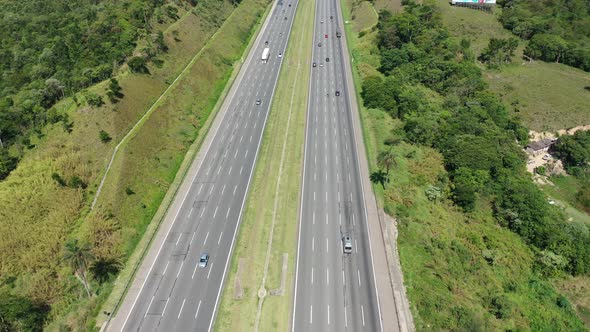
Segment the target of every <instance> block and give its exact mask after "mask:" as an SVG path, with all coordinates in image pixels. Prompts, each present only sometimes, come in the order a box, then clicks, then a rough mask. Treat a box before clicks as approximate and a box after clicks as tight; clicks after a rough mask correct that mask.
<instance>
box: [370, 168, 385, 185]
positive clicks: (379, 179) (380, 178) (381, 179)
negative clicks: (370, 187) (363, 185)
mask: <svg viewBox="0 0 590 332" xmlns="http://www.w3.org/2000/svg"><path fill="white" fill-rule="evenodd" d="M370 178H371V181H372V182H373V183H381V186H383V189H384V190H385V182H387V174H386V173H385V172H383V170H378V171H377V172H373V173H371V176H370Z"/></svg>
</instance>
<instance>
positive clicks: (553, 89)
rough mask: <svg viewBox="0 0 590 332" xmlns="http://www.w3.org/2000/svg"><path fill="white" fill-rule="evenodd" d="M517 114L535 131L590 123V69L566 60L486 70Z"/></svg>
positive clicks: (491, 83)
mask: <svg viewBox="0 0 590 332" xmlns="http://www.w3.org/2000/svg"><path fill="white" fill-rule="evenodd" d="M485 76H486V78H487V81H488V82H489V83H490V87H491V88H492V90H494V91H496V92H497V93H498V94H499V95H500V96H502V100H503V101H504V103H505V104H506V105H509V106H510V109H511V110H512V111H513V112H514V114H515V115H516V116H518V117H520V118H521V119H522V121H523V123H524V124H525V125H526V126H528V127H529V128H530V129H532V130H535V131H550V132H555V131H557V130H559V129H567V128H572V127H576V126H581V125H589V124H590V107H588V105H590V91H588V90H585V89H584V87H586V86H590V73H587V72H584V71H582V70H580V69H576V68H572V67H569V66H566V65H563V64H557V63H547V62H542V61H535V62H534V63H522V64H521V63H520V62H518V63H515V64H513V65H509V66H506V67H503V68H502V70H501V71H499V72H494V71H488V72H486V74H485Z"/></svg>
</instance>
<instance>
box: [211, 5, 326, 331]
mask: <svg viewBox="0 0 590 332" xmlns="http://www.w3.org/2000/svg"><path fill="white" fill-rule="evenodd" d="M314 13H315V10H314V2H313V1H311V0H300V1H299V5H298V8H297V14H296V16H295V21H294V24H293V28H292V29H293V30H292V32H291V37H290V41H289V46H288V49H287V51H286V53H285V57H284V62H283V67H282V68H281V73H280V77H279V83H278V86H277V91H276V92H275V95H274V99H273V104H272V108H271V113H270V114H269V117H268V122H267V125H266V128H265V133H264V138H263V141H262V145H261V147H260V151H259V155H258V161H257V164H256V170H255V173H254V177H253V179H252V184H251V186H250V192H249V194H248V195H249V196H248V201H247V205H246V209H245V213H244V216H243V219H242V221H241V225H240V231H239V235H238V239H237V243H236V247H235V250H234V253H233V256H232V263H231V268H230V274H229V277H228V279H227V281H226V285H225V286H224V292H223V297H222V300H221V305H220V308H219V313H218V316H217V322H216V325H215V326H216V330H218V331H251V330H255V328H256V327H258V330H259V331H286V330H288V329H289V318H290V316H291V309H292V307H291V306H292V301H293V300H292V290H293V276H294V273H295V272H294V271H295V260H296V255H297V251H296V244H297V225H298V215H299V191H300V180H301V169H302V168H301V166H302V158H303V144H304V134H305V115H306V111H307V95H308V83H309V68H310V66H311V50H310V49H309V47H308V45H311V41H312V31H313V19H314ZM273 225H274V227H273ZM271 229H272V231H273V232H272V241H270V232H271ZM269 245H270V248H269ZM285 253H286V254H288V268H287V271H286V280H285V287H284V289H283V290H284V293H283V295H271V294H270V292H271V291H272V290H276V289H279V287H280V284H281V275H282V264H283V254H285ZM267 254H270V256H268V258H269V263H268V271H267V275H266V281H265V283H264V288H265V290H266V296H265V297H263V298H262V299H261V298H260V297H259V296H258V294H259V292H258V291H259V289H260V288H261V285H262V282H263V277H264V273H265V261H266V259H267ZM240 261H241V262H242V263H241V264H242V270H241V271H240V274H239V282H240V284H241V287H242V289H243V296H242V298H239V299H236V297H235V295H236V287H235V285H236V278H237V277H238V275H237V270H238V264H239V262H240Z"/></svg>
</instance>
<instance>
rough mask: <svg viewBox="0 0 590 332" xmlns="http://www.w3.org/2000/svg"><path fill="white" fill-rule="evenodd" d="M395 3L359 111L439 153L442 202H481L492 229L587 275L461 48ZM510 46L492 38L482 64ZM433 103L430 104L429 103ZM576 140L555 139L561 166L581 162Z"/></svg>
mask: <svg viewBox="0 0 590 332" xmlns="http://www.w3.org/2000/svg"><path fill="white" fill-rule="evenodd" d="M405 3H406V4H407V6H406V7H405V10H404V12H403V13H401V14H398V15H392V14H391V13H389V12H387V11H384V12H382V13H381V14H380V16H379V24H378V28H379V32H378V46H379V50H380V54H381V60H382V61H381V67H380V71H381V72H382V74H383V76H382V77H381V76H372V77H368V78H367V79H365V80H364V82H363V86H362V97H363V99H364V103H365V106H367V107H372V108H380V109H383V110H385V111H386V112H388V113H389V114H390V115H391V116H392V117H395V118H399V119H401V120H402V121H403V131H404V132H403V134H404V136H405V140H406V141H408V142H410V143H414V144H421V145H427V146H429V147H433V148H435V149H437V150H438V151H440V153H442V155H443V156H444V162H445V166H446V168H447V171H448V172H449V175H450V178H451V181H452V183H451V191H450V198H451V199H453V200H454V202H455V203H456V204H457V205H459V206H461V207H462V208H463V209H464V210H466V211H471V210H473V209H474V208H475V206H476V202H477V201H478V199H479V198H480V197H485V198H486V201H487V202H491V203H492V205H493V209H494V213H495V215H496V218H497V220H498V222H499V223H500V224H501V225H503V226H505V227H507V228H509V229H510V230H512V231H514V232H515V233H517V234H519V235H520V236H521V237H522V238H523V239H524V240H525V241H526V242H527V243H528V244H530V245H531V246H532V247H533V248H535V249H536V250H537V249H538V250H541V251H544V254H543V255H544V256H543V257H545V258H547V257H549V258H555V259H554V260H552V261H559V262H565V264H563V269H564V270H566V271H567V272H569V273H572V274H587V273H590V245H589V243H590V238H589V236H588V232H587V231H586V232H578V231H573V230H572V229H571V227H570V225H569V224H567V222H566V220H565V217H564V215H563V214H562V212H561V211H559V209H557V208H555V207H554V206H551V205H549V204H548V202H547V199H546V197H545V195H544V194H543V193H542V192H541V191H540V190H539V189H538V188H537V187H536V186H535V185H534V183H533V182H532V181H531V180H530V177H529V175H528V174H527V173H526V171H525V167H524V157H523V152H522V146H523V145H524V144H526V142H527V139H528V138H527V130H526V129H525V128H524V127H523V126H521V125H520V124H519V122H518V121H517V120H515V119H513V118H511V117H510V115H509V113H508V111H507V109H506V107H505V106H504V105H503V104H502V102H501V101H500V100H499V98H498V97H497V96H496V95H494V94H493V93H491V92H489V91H488V90H487V89H486V83H485V81H484V80H483V78H482V74H481V70H480V69H479V68H478V67H477V65H476V64H475V61H474V59H473V55H472V53H471V52H470V51H469V43H468V42H467V41H464V40H457V39H456V38H452V37H451V36H450V34H449V32H448V31H447V30H446V29H445V28H444V27H443V24H442V20H441V18H440V15H439V14H438V13H437V10H436V7H435V6H434V5H431V4H428V3H426V4H424V5H416V4H415V3H413V2H412V1H405ZM516 45H517V43H516V42H515V41H514V40H511V39H508V40H496V41H494V42H493V43H491V44H490V45H489V46H488V49H487V50H486V51H485V52H484V54H485V56H484V57H485V59H484V60H485V61H489V62H497V63H501V62H503V61H506V58H507V57H509V56H511V54H512V52H513V51H514V48H515V47H516ZM433 95H436V96H437V97H436V99H433V98H431V97H429V96H433ZM435 100H438V101H437V102H435ZM580 135H585V134H578V136H580ZM584 137H585V136H584ZM586 141H587V139H581V138H580V139H577V141H576V143H573V142H571V140H569V139H565V140H563V139H562V143H559V144H557V145H556V148H557V149H560V148H561V147H562V146H565V145H567V146H568V147H570V148H569V149H568V151H569V152H567V154H568V157H567V158H569V160H571V162H572V164H575V165H578V166H579V165H580V164H584V163H587V161H588V158H587V156H586V154H585V153H582V152H580V151H581V150H583V148H582V147H581V146H582V145H584V144H586V143H587V142H586ZM517 142H520V145H519V144H517ZM584 142H586V143H584ZM584 146H585V145H584ZM588 146H590V144H588ZM564 153H565V152H564ZM566 164H567V163H566ZM372 179H373V177H372ZM373 180H374V181H377V180H378V179H377V178H375V179H373ZM582 199H584V198H583V197H582ZM539 262H545V263H547V259H545V260H543V259H540V260H539ZM540 264H541V263H540ZM552 266H562V265H560V264H557V265H555V264H554V265H552ZM552 273H553V272H552Z"/></svg>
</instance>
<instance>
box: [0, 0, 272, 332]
mask: <svg viewBox="0 0 590 332" xmlns="http://www.w3.org/2000/svg"><path fill="white" fill-rule="evenodd" d="M267 4H268V1H265V0H260V1H256V0H245V1H243V2H242V3H241V4H239V5H236V4H234V3H233V2H232V1H221V2H220V1H214V0H203V1H199V3H198V4H197V5H196V7H195V8H191V7H190V6H184V5H183V6H182V7H175V8H177V11H176V14H177V17H176V19H175V20H174V21H170V22H168V23H167V24H162V25H160V27H161V28H162V30H163V34H162V37H163V41H164V43H165V45H166V46H167V47H166V48H167V50H166V52H162V53H160V54H158V55H157V56H155V57H154V58H153V59H152V61H151V62H149V63H148V64H147V66H146V67H145V70H143V73H142V72H137V73H136V72H132V71H129V70H128V68H127V67H126V66H123V67H122V68H120V69H118V74H117V76H116V78H117V80H118V83H119V85H120V86H121V88H122V89H121V94H122V95H120V96H118V98H117V100H115V101H110V100H109V98H107V96H106V92H107V90H108V89H109V86H110V82H109V81H105V82H101V83H99V84H96V85H93V86H90V87H89V88H88V89H87V90H86V91H82V92H80V93H77V94H75V95H74V96H73V97H72V98H66V99H64V100H62V101H60V102H58V103H57V104H56V105H55V106H54V109H55V112H56V113H57V114H62V115H66V114H67V121H58V122H56V123H54V124H49V125H47V126H45V127H42V128H41V129H40V130H41V134H40V135H38V136H35V137H33V138H32V139H31V145H32V147H31V149H30V150H27V151H25V153H24V156H23V158H22V161H21V162H20V164H19V166H18V168H16V169H15V170H14V171H13V172H12V173H11V174H10V176H8V177H7V178H6V180H4V181H2V182H0V233H1V234H3V238H2V239H1V240H0V294H2V296H0V297H2V298H5V299H9V300H8V301H6V302H2V301H0V311H2V312H14V310H17V309H15V306H16V305H17V304H18V307H17V308H20V309H18V310H24V312H22V313H21V314H22V315H20V316H19V315H16V316H14V317H12V319H13V321H12V322H9V324H16V325H19V324H20V325H21V326H22V324H24V323H23V322H24V321H25V320H27V319H29V318H31V320H33V321H34V322H33V323H31V324H33V325H35V326H38V324H47V323H48V322H51V321H54V323H53V324H52V325H50V326H49V328H50V329H62V328H65V327H66V326H67V328H68V329H73V330H88V329H93V324H92V322H91V320H92V317H93V316H94V315H96V311H97V308H98V306H99V305H100V303H102V301H104V299H105V297H106V296H107V295H108V293H109V291H110V289H111V287H112V280H113V276H114V275H116V273H117V271H118V270H120V268H121V267H122V266H123V265H124V264H125V261H126V259H127V257H128V256H129V254H130V253H131V252H132V251H133V249H134V247H135V245H136V243H137V241H138V240H139V238H140V237H141V235H142V234H143V231H144V230H145V227H146V225H147V224H149V222H150V221H151V219H152V217H153V215H154V213H155V211H156V210H157V209H158V206H159V205H160V202H161V200H162V198H163V197H164V194H165V193H166V191H167V189H168V187H169V185H170V183H171V182H172V179H174V176H175V174H176V171H177V170H178V167H179V166H180V163H181V162H182V160H183V158H184V155H185V153H186V151H187V149H188V147H189V146H190V145H191V144H192V143H193V141H194V140H195V139H196V138H197V135H198V134H199V132H200V130H201V129H202V128H203V125H204V123H205V122H206V120H207V118H208V117H209V114H210V113H211V110H212V108H213V105H214V104H215V102H216V100H217V98H218V97H219V95H220V93H221V91H222V89H223V87H224V85H225V83H226V81H227V79H228V78H229V75H230V73H231V70H232V68H233V67H232V65H233V63H234V62H235V61H236V60H238V59H239V58H240V56H241V55H242V52H243V50H244V47H245V45H246V43H247V42H248V40H249V38H250V36H251V34H252V31H253V29H254V28H255V26H256V23H257V22H258V20H259V18H260V17H261V15H262V12H263V11H264V10H265V8H266V5H267ZM229 17H236V19H233V20H231V22H230V23H227V24H225V23H226V22H229V21H228V20H227V18H229ZM237 18H239V19H237ZM154 24H156V25H157V24H158V23H157V22H156V23H154ZM214 34H216V36H215V37H214ZM212 37H213V39H211V38H212ZM216 38H218V39H217V40H223V43H215V42H214V41H215V40H216ZM145 46H146V45H145V44H142V43H138V45H137V47H136V49H135V51H134V52H135V54H143V52H144V51H143V50H144V49H145ZM191 61H192V62H191ZM189 62H190V64H191V66H190V67H189V68H188V70H187V71H186V73H185V75H183V76H182V78H181V79H180V80H179V82H178V83H179V84H177V85H175V87H174V88H173V89H171V90H170V91H169V93H170V94H171V95H172V96H171V97H167V98H163V100H162V101H161V103H159V104H158V105H157V106H156V108H155V109H154V112H153V113H152V114H151V116H150V117H149V118H147V119H145V120H144V122H142V126H140V128H139V129H140V130H139V131H138V132H137V133H136V135H135V136H134V137H133V138H132V139H131V140H130V141H129V143H128V144H125V145H124V146H123V147H122V151H121V152H120V155H121V158H117V159H115V160H116V163H115V164H114V167H113V170H111V173H110V175H109V177H107V182H106V185H105V188H104V190H103V193H102V194H101V197H100V199H99V202H98V204H97V208H96V209H95V210H94V211H93V212H92V213H89V212H90V211H89V204H90V202H91V200H92V198H93V195H94V193H95V190H96V187H97V185H98V182H99V181H100V178H101V176H102V175H103V172H104V169H105V167H106V163H108V160H109V159H110V156H111V154H112V151H113V148H114V146H115V145H116V144H117V142H119V141H120V140H121V138H122V137H124V136H125V135H126V133H127V132H128V131H129V130H130V129H131V128H132V127H133V126H134V125H135V124H136V122H137V121H138V120H139V119H140V118H141V117H142V116H143V114H144V113H145V112H146V110H147V109H148V108H149V107H150V106H151V105H152V104H153V103H154V101H156V99H157V98H158V97H159V96H160V94H162V92H163V91H164V90H166V89H167V87H168V86H169V85H170V83H172V81H173V80H175V79H176V77H177V76H178V74H179V73H180V72H181V71H182V70H183V69H184V68H185V67H186V66H187V64H189ZM96 96H99V97H101V99H102V100H103V103H102V105H100V103H93V100H95V99H96ZM89 102H90V103H89ZM91 104H94V105H91ZM74 238H75V239H79V241H80V243H81V244H84V243H87V244H88V245H89V251H90V252H89V253H90V254H91V255H89V256H88V257H89V258H90V259H89V261H88V263H87V264H86V265H87V266H86V267H87V268H86V269H79V265H78V268H77V269H74V268H72V267H71V265H70V262H71V261H68V260H66V259H64V254H65V250H64V244H65V243H66V242H68V241H69V240H70V239H74ZM75 270H77V271H78V272H80V273H77V276H78V277H80V276H82V275H83V274H85V275H86V276H87V278H88V280H89V288H90V292H91V294H93V296H92V298H91V299H86V297H87V296H86V292H85V290H84V287H83V285H82V283H81V282H80V281H79V278H77V277H76V276H75V275H74V273H73V272H74V271H75ZM83 270H85V271H83ZM84 272H85V273H84ZM21 304H22V305H21ZM26 305H29V307H26ZM22 308H25V309H22ZM29 309H30V310H29ZM11 310H12V311H11ZM35 313H38V317H40V318H39V319H37V320H35V319H32V318H35V317H37V316H35V315H36V314H35ZM9 318H10V317H9ZM44 321H45V323H44ZM16 325H14V326H16Z"/></svg>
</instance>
